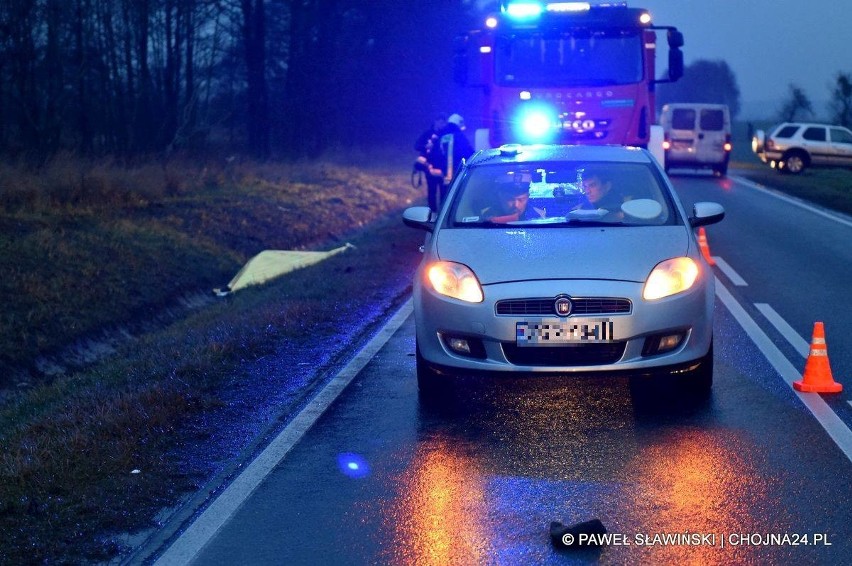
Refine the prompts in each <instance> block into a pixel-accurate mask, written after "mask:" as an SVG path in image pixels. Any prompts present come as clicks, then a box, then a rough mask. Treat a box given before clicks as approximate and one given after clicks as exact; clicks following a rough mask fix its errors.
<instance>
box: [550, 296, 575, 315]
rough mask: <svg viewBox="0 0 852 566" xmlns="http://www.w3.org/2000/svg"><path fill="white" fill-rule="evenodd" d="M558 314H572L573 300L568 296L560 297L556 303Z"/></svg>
mask: <svg viewBox="0 0 852 566" xmlns="http://www.w3.org/2000/svg"><path fill="white" fill-rule="evenodd" d="M554 306H555V307H556V314H558V315H559V316H568V315H569V314H571V300H570V299H569V298H568V297H559V298H558V299H556V302H555V303H554Z"/></svg>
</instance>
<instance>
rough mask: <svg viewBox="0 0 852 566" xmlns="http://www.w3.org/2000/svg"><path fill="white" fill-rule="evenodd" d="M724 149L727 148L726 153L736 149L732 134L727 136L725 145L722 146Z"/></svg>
mask: <svg viewBox="0 0 852 566" xmlns="http://www.w3.org/2000/svg"><path fill="white" fill-rule="evenodd" d="M722 147H724V148H725V151H731V150H732V149H734V146H733V144H732V143H731V134H728V135H727V136H725V145H724V146H722Z"/></svg>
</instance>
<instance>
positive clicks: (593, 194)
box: [577, 168, 627, 217]
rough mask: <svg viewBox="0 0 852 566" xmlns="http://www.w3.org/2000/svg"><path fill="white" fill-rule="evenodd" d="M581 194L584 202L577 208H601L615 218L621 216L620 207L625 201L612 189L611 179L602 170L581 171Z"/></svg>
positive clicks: (619, 193)
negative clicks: (584, 198) (584, 199)
mask: <svg viewBox="0 0 852 566" xmlns="http://www.w3.org/2000/svg"><path fill="white" fill-rule="evenodd" d="M583 193H584V194H585V195H586V201H587V202H584V203H581V204H580V205H579V206H578V207H577V208H583V209H596V208H603V209H605V210H607V211H609V213H610V214H613V215H614V216H616V217H621V216H623V214H622V212H621V205H622V204H624V201H625V200H627V198H626V197H625V195H623V194H622V193H621V191H620V190H618V189H613V183H612V178H611V177H610V175H609V174H608V173H607V172H606V171H605V170H602V169H591V168H586V169H585V170H584V171H583Z"/></svg>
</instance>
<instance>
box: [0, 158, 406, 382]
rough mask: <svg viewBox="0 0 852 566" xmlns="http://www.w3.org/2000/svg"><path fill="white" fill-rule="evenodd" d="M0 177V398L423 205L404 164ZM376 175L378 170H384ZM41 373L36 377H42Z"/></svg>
mask: <svg viewBox="0 0 852 566" xmlns="http://www.w3.org/2000/svg"><path fill="white" fill-rule="evenodd" d="M371 162H373V163H375V162H379V163H384V165H383V166H379V167H380V168H379V172H376V171H372V172H371V171H368V170H365V169H364V168H360V167H352V166H345V165H339V164H337V163H335V162H333V161H326V162H322V163H310V164H308V163H305V164H286V165H281V164H263V165H257V164H251V163H243V162H238V161H231V162H227V161H223V162H218V163H212V164H209V163H208V164H196V163H182V164H181V163H176V162H171V163H167V164H165V165H161V164H157V165H150V164H148V165H138V166H134V167H130V168H127V167H122V166H121V165H118V164H115V163H106V164H104V163H93V164H88V163H83V162H75V161H74V160H72V159H70V158H68V157H67V156H63V157H59V158H57V159H55V160H54V161H52V162H51V163H49V164H47V165H46V166H45V167H44V168H43V169H41V170H38V171H32V170H29V169H27V168H25V167H23V166H17V167H10V166H4V167H0V264H2V265H4V266H8V268H7V269H6V270H5V273H4V276H3V278H0V293H2V294H3V295H4V296H6V297H15V300H14V301H11V302H10V303H7V308H5V309H4V311H3V313H2V314H0V387H2V386H6V387H8V386H10V385H14V384H17V383H22V382H23V383H28V382H32V378H33V376H34V375H35V376H36V377H37V371H36V366H35V363H34V362H35V360H36V359H37V357H38V356H40V355H42V356H43V355H51V354H56V353H57V352H58V350H59V349H60V348H62V347H63V346H66V345H67V344H68V343H69V342H73V341H75V340H81V339H83V338H86V337H88V336H91V335H92V333H96V332H98V331H99V330H100V329H102V328H104V327H105V326H109V325H110V324H114V323H121V322H124V321H127V320H131V319H140V318H144V317H146V316H151V315H153V314H155V313H156V312H157V311H158V310H161V309H163V308H165V307H166V306H168V305H170V304H172V303H173V302H174V301H175V299H176V298H177V297H179V296H180V295H181V294H183V293H186V292H191V291H198V290H202V289H211V288H213V287H218V286H221V285H222V284H224V283H225V282H227V281H228V280H229V279H230V277H231V275H232V274H233V273H235V272H236V270H237V269H238V268H239V266H241V265H242V264H243V263H244V262H245V261H246V260H247V259H248V258H250V257H251V256H253V255H254V254H256V253H259V252H260V251H262V250H264V249H303V248H306V247H311V246H315V245H318V244H319V243H321V242H334V241H340V240H341V239H342V238H343V237H344V236H345V235H346V234H348V233H350V232H351V231H353V230H357V229H359V228H361V227H363V226H364V225H365V224H367V223H369V222H371V221H372V220H373V219H375V218H377V217H379V216H381V215H383V214H386V213H387V212H388V211H390V210H398V209H399V208H400V207H401V206H402V205H403V204H405V203H407V202H410V201H411V200H412V199H413V198H417V197H418V196H419V193H417V192H416V191H413V189H411V188H410V187H409V186H408V179H407V176H406V175H405V173H407V165H408V164H407V163H404V164H399V166H398V168H397V164H395V163H392V164H390V165H388V164H387V161H386V160H381V159H376V158H375V157H374V158H373V159H372V161H371ZM381 167H384V169H383V170H382V169H381ZM34 372H35V373H34Z"/></svg>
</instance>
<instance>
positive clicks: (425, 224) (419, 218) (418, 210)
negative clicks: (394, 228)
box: [402, 206, 435, 232]
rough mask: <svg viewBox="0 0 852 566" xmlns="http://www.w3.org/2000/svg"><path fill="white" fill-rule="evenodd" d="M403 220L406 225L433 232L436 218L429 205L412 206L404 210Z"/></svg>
mask: <svg viewBox="0 0 852 566" xmlns="http://www.w3.org/2000/svg"><path fill="white" fill-rule="evenodd" d="M402 222H403V223H404V224H405V225H406V226H411V227H412V228H419V229H420V230H426V231H427V232H432V231H433V230H434V229H435V220H434V218H433V217H432V209H431V208H429V207H428V206H412V207H409V208H406V209H405V210H403V211H402Z"/></svg>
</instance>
